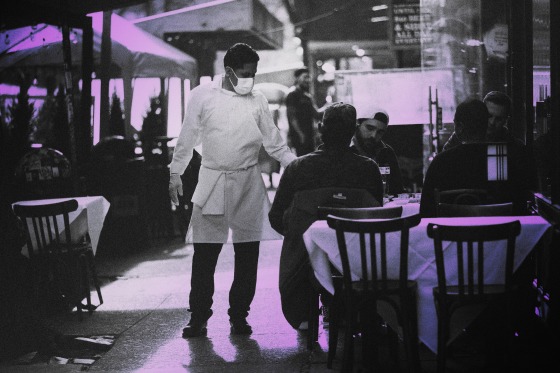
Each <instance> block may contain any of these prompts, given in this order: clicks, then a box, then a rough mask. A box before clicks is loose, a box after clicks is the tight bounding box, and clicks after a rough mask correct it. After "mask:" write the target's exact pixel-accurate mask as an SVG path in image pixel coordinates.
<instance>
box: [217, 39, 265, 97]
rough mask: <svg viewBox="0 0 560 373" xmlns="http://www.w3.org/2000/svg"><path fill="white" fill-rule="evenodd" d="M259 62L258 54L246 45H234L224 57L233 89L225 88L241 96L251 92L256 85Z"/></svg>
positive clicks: (226, 70) (227, 74)
mask: <svg viewBox="0 0 560 373" xmlns="http://www.w3.org/2000/svg"><path fill="white" fill-rule="evenodd" d="M258 62H259V55H258V53H257V52H256V51H255V50H254V49H253V48H252V47H251V46H249V45H247V44H244V43H237V44H234V45H233V46H232V47H231V48H229V49H228V50H227V52H226V54H225V56H224V69H225V76H226V78H227V81H228V82H229V83H230V84H231V87H228V86H225V88H226V89H228V90H233V91H235V92H237V93H238V94H240V95H246V94H248V93H250V92H251V90H252V89H253V85H254V84H255V74H256V73H257V64H258Z"/></svg>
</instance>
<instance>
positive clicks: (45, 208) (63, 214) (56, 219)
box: [14, 199, 78, 258]
mask: <svg viewBox="0 0 560 373" xmlns="http://www.w3.org/2000/svg"><path fill="white" fill-rule="evenodd" d="M77 209H78V201H76V200H75V199H70V200H67V201H63V202H56V203H51V204H45V205H36V206H28V205H18V204H16V205H14V213H15V214H16V215H17V216H18V217H20V218H21V219H22V221H23V222H24V227H25V231H26V237H27V250H28V252H29V257H30V258H33V256H34V255H36V254H39V255H46V254H47V253H48V251H47V250H48V248H47V247H48V246H49V245H51V244H52V243H60V242H68V243H69V242H72V234H71V231H70V219H69V213H70V212H72V211H76V210H77ZM62 225H63V226H64V228H63V229H61V228H62V227H61V226H62ZM61 232H64V236H61Z"/></svg>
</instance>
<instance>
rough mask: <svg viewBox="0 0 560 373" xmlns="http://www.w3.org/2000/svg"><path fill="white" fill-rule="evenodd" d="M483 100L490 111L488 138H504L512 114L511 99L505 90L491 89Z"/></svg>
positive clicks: (495, 139) (492, 139)
mask: <svg viewBox="0 0 560 373" xmlns="http://www.w3.org/2000/svg"><path fill="white" fill-rule="evenodd" d="M482 101H483V102H484V103H485V104H486V107H487V108H488V112H489V113H490V118H489V119H488V132H487V137H488V140H491V141H497V140H503V136H504V132H505V131H506V130H507V125H508V121H509V117H510V115H511V99H510V98H509V96H508V95H506V94H505V93H503V92H499V91H491V92H488V94H487V95H486V96H484V99H483V100H482Z"/></svg>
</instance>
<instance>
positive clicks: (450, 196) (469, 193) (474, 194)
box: [434, 188, 488, 216]
mask: <svg viewBox="0 0 560 373" xmlns="http://www.w3.org/2000/svg"><path fill="white" fill-rule="evenodd" d="M434 199H435V203H436V216H440V215H439V205H440V203H448V204H456V205H483V204H486V203H487V200H488V191H487V190H485V189H472V188H462V189H448V190H439V189H437V188H436V189H434Z"/></svg>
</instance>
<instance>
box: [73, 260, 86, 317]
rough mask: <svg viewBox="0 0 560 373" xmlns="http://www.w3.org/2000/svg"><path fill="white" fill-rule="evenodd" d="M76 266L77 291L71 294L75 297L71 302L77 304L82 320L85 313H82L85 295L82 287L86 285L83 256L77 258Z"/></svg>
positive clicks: (77, 310)
mask: <svg viewBox="0 0 560 373" xmlns="http://www.w3.org/2000/svg"><path fill="white" fill-rule="evenodd" d="M75 266H76V276H77V278H76V279H75V281H76V285H75V286H76V292H75V294H71V296H72V297H73V298H74V299H71V302H72V304H73V305H75V306H76V312H77V313H78V318H79V319H80V321H82V320H83V315H82V295H83V291H82V287H83V285H84V281H83V279H84V273H83V266H82V260H81V256H79V257H78V258H77V260H76V261H75Z"/></svg>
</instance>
